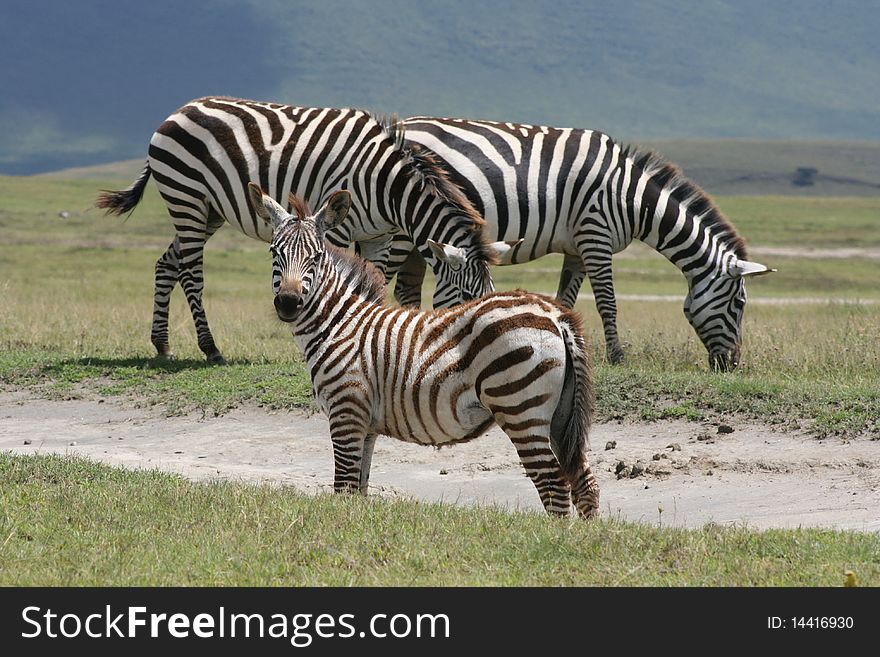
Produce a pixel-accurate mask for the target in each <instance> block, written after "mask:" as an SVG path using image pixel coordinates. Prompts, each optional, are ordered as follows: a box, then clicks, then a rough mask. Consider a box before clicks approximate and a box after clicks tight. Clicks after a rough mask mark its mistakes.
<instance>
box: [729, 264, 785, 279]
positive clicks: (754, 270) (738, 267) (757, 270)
mask: <svg viewBox="0 0 880 657" xmlns="http://www.w3.org/2000/svg"><path fill="white" fill-rule="evenodd" d="M774 271H776V270H775V269H770V268H769V267H766V266H764V265H762V264H760V263H757V262H750V261H748V260H736V261H734V262H732V263H731V265H730V269H729V270H728V273H729V274H730V275H731V276H733V277H734V278H745V277H746V276H761V275H763V274H769V273H771V272H774Z"/></svg>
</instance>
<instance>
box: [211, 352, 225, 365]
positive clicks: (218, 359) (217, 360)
mask: <svg viewBox="0 0 880 657" xmlns="http://www.w3.org/2000/svg"><path fill="white" fill-rule="evenodd" d="M208 362H209V363H211V365H226V359H225V358H223V354H221V353H220V352H219V351H215V352H214V353H213V354H211V355H210V356H208Z"/></svg>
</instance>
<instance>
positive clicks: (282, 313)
mask: <svg viewBox="0 0 880 657" xmlns="http://www.w3.org/2000/svg"><path fill="white" fill-rule="evenodd" d="M301 304H302V297H301V296H300V295H298V294H284V293H282V294H277V295H275V312H276V313H278V319H280V320H281V321H282V322H292V321H293V318H294V316H295V315H296V311H297V310H299V307H300V305H301Z"/></svg>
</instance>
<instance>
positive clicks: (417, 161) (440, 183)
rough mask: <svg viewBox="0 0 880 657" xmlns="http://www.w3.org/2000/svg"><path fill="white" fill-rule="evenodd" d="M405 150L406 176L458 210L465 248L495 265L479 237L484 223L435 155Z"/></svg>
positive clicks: (413, 146) (410, 148)
mask: <svg viewBox="0 0 880 657" xmlns="http://www.w3.org/2000/svg"><path fill="white" fill-rule="evenodd" d="M402 129H403V128H402V127H401V130H402ZM406 148H407V150H408V151H409V152H408V157H409V161H408V163H407V164H408V167H409V172H410V175H413V176H415V177H416V178H418V179H420V180H421V181H422V185H424V187H425V188H426V189H428V190H429V191H430V192H431V193H432V194H434V195H435V196H437V197H438V198H441V199H442V200H444V201H446V202H447V203H449V204H451V205H453V206H455V208H457V209H458V211H459V212H460V213H461V217H462V219H463V221H464V223H465V227H466V228H467V231H468V234H469V235H470V236H471V243H470V244H469V246H470V247H471V249H473V250H474V251H475V255H476V256H477V257H478V258H480V259H482V260H485V261H486V262H487V263H489V264H495V255H494V253H493V252H492V251H490V249H489V248H488V246H487V244H488V242H487V240H486V237H485V235H484V233H483V228H484V227H485V225H486V220H485V219H483V217H482V216H481V215H480V213H479V212H478V211H477V208H475V207H474V204H473V203H471V202H470V200H469V199H468V197H467V196H465V193H464V191H462V189H461V187H459V186H458V185H456V184H455V183H454V182H453V181H452V180H451V179H450V178H449V172H448V171H447V170H446V167H445V166H444V165H443V164H442V163H441V161H440V159H439V158H438V157H437V155H435V154H434V152H433V151H432V150H430V149H428V148H425V147H424V146H422V145H420V144H416V143H410V144H407V146H406Z"/></svg>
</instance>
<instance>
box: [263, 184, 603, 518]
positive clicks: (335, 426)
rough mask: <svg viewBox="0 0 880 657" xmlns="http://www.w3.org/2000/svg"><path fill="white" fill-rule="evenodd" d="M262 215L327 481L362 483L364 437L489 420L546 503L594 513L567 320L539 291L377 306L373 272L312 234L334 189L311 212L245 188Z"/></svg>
mask: <svg viewBox="0 0 880 657" xmlns="http://www.w3.org/2000/svg"><path fill="white" fill-rule="evenodd" d="M249 190H250V198H251V203H252V205H253V209H254V212H255V214H256V216H258V217H259V218H261V219H262V220H263V221H264V222H265V223H266V224H267V226H272V231H273V237H272V242H271V246H270V251H271V254H272V290H273V294H274V305H275V311H276V313H277V315H278V318H279V319H280V320H282V321H284V322H288V323H289V324H290V326H291V330H292V333H293V337H294V339H295V342H296V343H297V345H298V346H299V348H300V350H301V351H302V353H303V356H304V359H305V361H306V363H307V365H308V369H309V374H310V376H311V380H312V387H313V393H314V396H315V399H316V401H317V403H318V405H319V406H320V407H321V409H322V410H323V411H324V413H326V415H327V417H328V419H329V421H330V437H331V442H332V444H333V456H334V464H335V474H334V484H333V486H334V491H336V492H360V493H364V494H366V492H367V489H368V485H369V477H370V464H371V461H372V454H373V447H374V445H375V442H376V437H377V435H379V434H385V435H389V436H393V437H396V438H399V439H400V440H403V441H406V442H414V443H422V444H425V445H435V446H440V445H447V444H451V443H458V442H464V441H468V440H472V439H474V438H477V437H478V436H480V435H482V434H483V433H485V432H486V431H487V430H488V429H489V428H490V427H491V426H492V425H493V424H494V423H497V424H499V425H500V426H501V428H502V429H503V430H504V431H505V432H506V433H507V435H508V436H509V437H510V440H511V441H512V442H513V444H514V446H515V448H516V450H517V452H518V454H519V458H520V461H521V462H522V464H523V466H524V467H525V470H526V472H527V473H528V475H529V477H530V478H531V480H532V482H533V483H534V485H535V488H536V489H537V491H538V494H539V496H540V498H541V501H542V503H543V505H544V508H545V509H546V511H547V512H548V513H550V514H556V515H568V514H569V512H570V507H571V502H572V499H573V501H574V505H575V508H576V510H577V512H578V514H579V515H580V516H582V517H584V518H590V517H593V516H594V515H596V514H597V512H598V503H599V487H598V484H597V482H596V479H595V477H594V475H593V473H592V471H591V470H590V465H589V461H588V457H587V450H588V447H589V443H588V431H589V426H590V421H591V417H592V413H593V396H592V395H593V388H592V382H591V370H590V361H589V357H588V353H587V349H586V345H585V343H584V338H583V334H582V329H581V325H580V319H579V318H578V317H577V316H576V315H575V314H574V313H573V311H571V310H569V309H567V308H564V307H562V306H561V305H559V304H557V303H556V302H554V301H553V300H551V299H550V298H547V297H542V296H539V295H535V294H529V293H527V292H522V291H517V292H507V293H494V294H489V295H487V296H484V297H481V298H479V299H476V300H473V301H470V302H468V303H466V304H464V305H460V306H456V307H454V308H448V309H441V310H424V311H423V310H419V309H415V308H400V307H391V306H389V305H387V304H386V303H385V281H384V278H383V277H382V275H381V274H380V273H378V272H377V270H376V269H375V268H374V267H372V266H371V265H370V264H369V263H367V262H365V261H364V260H362V259H361V258H359V257H358V256H357V255H355V254H351V253H350V252H347V251H344V250H342V249H339V248H337V247H334V246H333V245H332V244H330V243H329V242H325V241H324V234H325V232H326V231H327V230H331V229H332V228H333V227H334V226H337V225H339V223H340V222H341V221H342V220H343V219H344V217H345V215H346V213H347V212H348V210H349V207H350V205H351V197H350V195H349V193H348V192H347V191H345V190H340V191H338V192H335V193H334V194H332V195H331V196H330V198H329V199H328V200H327V202H326V204H325V205H324V206H323V207H322V208H321V209H320V210H319V211H318V212H317V213H315V214H314V215H312V214H311V213H310V212H309V210H308V207H307V205H306V204H305V202H304V201H302V200H301V199H298V198H293V199H291V202H290V205H291V208H292V212H288V211H286V210H285V209H284V207H282V206H281V205H280V204H278V203H277V202H276V201H275V200H274V199H273V197H272V196H270V195H267V194H264V193H263V192H262V190H261V189H260V187H259V186H258V185H257V184H255V183H251V184H250V186H249Z"/></svg>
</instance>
